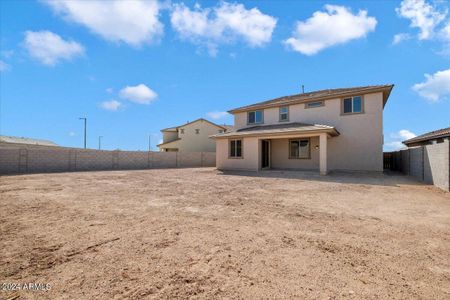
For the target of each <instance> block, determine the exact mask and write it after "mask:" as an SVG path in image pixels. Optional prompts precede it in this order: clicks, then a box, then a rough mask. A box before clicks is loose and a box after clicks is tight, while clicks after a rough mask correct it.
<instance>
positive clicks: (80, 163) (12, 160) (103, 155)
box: [0, 143, 216, 175]
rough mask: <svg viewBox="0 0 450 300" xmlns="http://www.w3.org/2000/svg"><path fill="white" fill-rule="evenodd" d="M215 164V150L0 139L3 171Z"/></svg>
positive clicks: (41, 171) (25, 171) (30, 171)
mask: <svg viewBox="0 0 450 300" xmlns="http://www.w3.org/2000/svg"><path fill="white" fill-rule="evenodd" d="M215 165H216V153H215V152H153V151H120V150H115V151H107V150H93V149H79V148H65V147H51V146H35V145H22V144H6V143H0V174H2V175H5V174H25V173H47V172H72V171H100V170H140V169H156V168H188V167H214V166H215Z"/></svg>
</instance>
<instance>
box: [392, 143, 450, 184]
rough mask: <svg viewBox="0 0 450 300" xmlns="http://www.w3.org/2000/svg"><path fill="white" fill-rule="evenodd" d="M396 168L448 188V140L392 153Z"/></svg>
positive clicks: (449, 147)
mask: <svg viewBox="0 0 450 300" xmlns="http://www.w3.org/2000/svg"><path fill="white" fill-rule="evenodd" d="M392 154H393V155H394V164H395V166H396V169H397V170H399V171H401V172H403V173H405V174H408V175H411V176H413V177H415V178H417V179H418V180H420V181H423V182H425V183H429V184H433V185H435V186H437V187H439V188H441V189H443V190H445V191H449V190H450V141H449V140H448V139H445V140H444V141H443V142H442V143H437V144H431V145H426V146H419V147H414V148H409V149H406V150H401V151H397V152H393V153H392Z"/></svg>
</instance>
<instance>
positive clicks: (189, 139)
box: [158, 119, 231, 152]
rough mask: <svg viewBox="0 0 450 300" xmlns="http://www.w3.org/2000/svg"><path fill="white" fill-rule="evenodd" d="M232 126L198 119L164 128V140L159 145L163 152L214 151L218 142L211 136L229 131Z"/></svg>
mask: <svg viewBox="0 0 450 300" xmlns="http://www.w3.org/2000/svg"><path fill="white" fill-rule="evenodd" d="M230 128H231V126H228V125H223V126H222V125H217V124H214V123H212V122H210V121H208V120H205V119H197V120H195V121H192V122H188V123H186V124H184V125H180V126H176V127H170V128H166V129H162V130H161V132H162V133H163V142H162V143H161V144H159V145H158V147H159V150H160V151H163V152H172V151H175V152H177V151H180V152H214V151H216V143H215V142H214V140H212V139H210V138H209V136H211V135H214V134H217V133H224V132H227V131H228V130H230Z"/></svg>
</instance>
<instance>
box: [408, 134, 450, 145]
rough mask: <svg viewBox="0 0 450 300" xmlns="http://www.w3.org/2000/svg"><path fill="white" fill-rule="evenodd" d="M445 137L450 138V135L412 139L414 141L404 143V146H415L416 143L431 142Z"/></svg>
mask: <svg viewBox="0 0 450 300" xmlns="http://www.w3.org/2000/svg"><path fill="white" fill-rule="evenodd" d="M445 137H450V134H448V133H444V134H440V135H436V136H431V137H423V138H412V139H409V140H406V141H403V142H402V144H404V145H406V146H408V145H410V144H414V143H420V142H425V141H431V140H435V139H440V138H445Z"/></svg>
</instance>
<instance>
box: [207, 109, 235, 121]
mask: <svg viewBox="0 0 450 300" xmlns="http://www.w3.org/2000/svg"><path fill="white" fill-rule="evenodd" d="M206 115H207V116H208V117H210V118H211V119H214V120H219V119H223V118H225V117H228V116H229V115H230V114H229V113H227V112H226V111H211V112H209V113H206Z"/></svg>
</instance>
